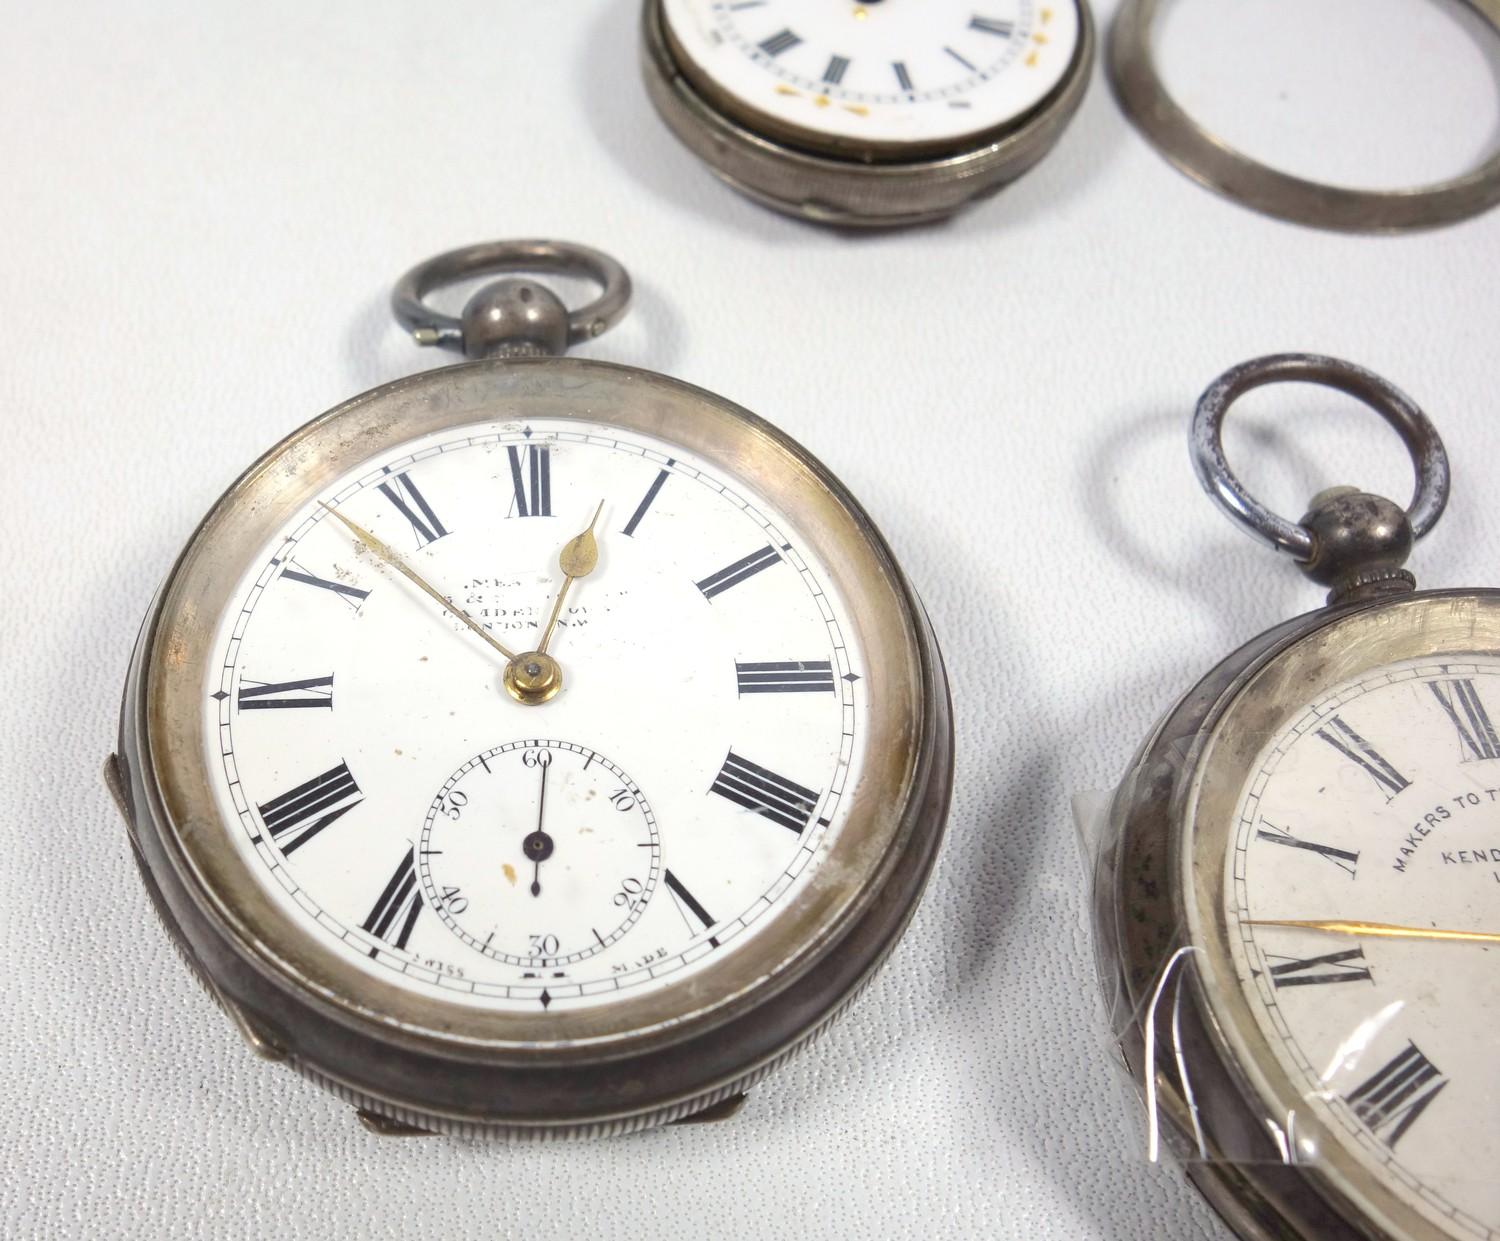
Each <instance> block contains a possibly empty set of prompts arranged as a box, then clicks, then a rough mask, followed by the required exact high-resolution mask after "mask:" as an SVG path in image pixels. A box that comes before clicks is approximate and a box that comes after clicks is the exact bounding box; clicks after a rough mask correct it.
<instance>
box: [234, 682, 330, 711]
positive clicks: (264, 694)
mask: <svg viewBox="0 0 1500 1241" xmlns="http://www.w3.org/2000/svg"><path fill="white" fill-rule="evenodd" d="M239 704H240V710H241V711H273V710H274V711H284V710H287V709H291V708H298V707H328V708H332V706H333V674H332V673H330V674H329V675H328V676H326V677H304V678H303V679H302V680H300V681H251V680H249V679H247V678H244V677H241V678H240V697H239Z"/></svg>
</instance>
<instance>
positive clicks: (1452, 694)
mask: <svg viewBox="0 0 1500 1241" xmlns="http://www.w3.org/2000/svg"><path fill="white" fill-rule="evenodd" d="M1427 688H1428V689H1430V690H1431V691H1432V696H1433V697H1434V698H1436V699H1437V700H1438V705H1439V706H1441V707H1442V708H1443V712H1444V714H1446V715H1447V717H1448V719H1449V720H1450V721H1451V722H1452V724H1453V727H1454V729H1455V730H1456V731H1457V732H1458V741H1459V745H1460V746H1461V747H1462V749H1463V754H1464V758H1465V759H1466V760H1469V761H1475V760H1479V759H1488V758H1500V734H1497V733H1496V732H1495V725H1494V723H1493V722H1492V721H1491V720H1490V713H1489V711H1488V710H1486V708H1485V705H1484V701H1483V699H1481V698H1480V697H1479V691H1478V690H1477V689H1475V688H1474V681H1473V679H1472V678H1470V677H1461V678H1458V679H1457V680H1453V681H1429V682H1428V683H1427Z"/></svg>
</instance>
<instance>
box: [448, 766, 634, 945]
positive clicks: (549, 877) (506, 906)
mask: <svg viewBox="0 0 1500 1241" xmlns="http://www.w3.org/2000/svg"><path fill="white" fill-rule="evenodd" d="M419 856H420V858H421V865H420V871H421V876H422V888H423V891H424V893H425V895H426V900H427V903H428V904H429V905H431V907H432V908H433V910H435V911H436V913H437V915H438V917H439V918H441V919H442V920H443V922H444V923H445V924H446V925H447V927H448V929H449V930H451V931H452V932H453V933H454V934H455V935H457V936H458V937H459V938H460V939H461V940H463V941H464V943H466V944H468V945H469V947H471V948H473V949H475V950H476V951H478V952H482V953H483V954H484V955H485V956H487V957H491V958H493V959H495V960H498V961H505V962H507V963H509V964H511V965H518V966H522V967H526V968H528V969H530V970H533V971H536V970H542V969H547V968H553V967H559V966H567V965H572V964H574V963H575V962H578V961H583V960H585V959H587V958H588V957H591V956H593V955H594V954H595V953H596V952H601V951H603V950H604V949H605V948H608V947H609V946H610V945H611V944H613V943H614V942H615V941H616V940H618V939H619V938H620V937H621V936H622V935H624V934H625V933H626V932H627V931H629V930H630V929H631V928H632V927H633V926H635V924H636V922H637V921H638V920H639V919H640V916H641V914H642V913H643V912H644V911H645V909H646V904H647V902H648V901H650V899H651V896H652V894H653V893H654V892H655V891H656V881H657V877H658V875H659V874H660V871H661V841H660V839H659V837H658V836H657V831H656V817H655V815H653V814H652V812H651V807H650V806H649V805H648V804H647V802H646V798H645V795H644V794H643V793H642V792H641V790H640V788H639V787H638V786H637V785H636V783H635V782H634V781H633V780H632V779H631V778H630V777H629V776H628V775H626V774H625V773H624V772H623V771H622V770H621V769H620V768H619V767H617V766H616V765H615V764H614V763H612V762H611V761H610V760H609V759H607V758H605V757H604V756H603V755H601V754H599V753H597V752H595V751H594V750H590V749H586V748H585V747H583V746H581V745H576V744H574V743H573V742H571V741H554V740H530V741H512V742H509V743H507V744H506V745H502V746H497V747H496V748H494V749H492V750H486V751H485V752H484V753H482V754H478V755H476V756H475V757H474V758H472V759H470V760H469V761H468V762H467V763H465V764H464V765H463V766H462V767H460V768H459V769H458V771H456V772H455V773H454V774H453V776H452V777H451V778H450V779H449V780H448V782H447V783H446V784H445V785H443V788H442V790H441V792H439V793H438V795H437V797H436V798H434V800H433V803H432V808H431V809H430V810H428V812H427V821H426V824H425V826H424V827H423V829H422V844H421V848H420V850H419Z"/></svg>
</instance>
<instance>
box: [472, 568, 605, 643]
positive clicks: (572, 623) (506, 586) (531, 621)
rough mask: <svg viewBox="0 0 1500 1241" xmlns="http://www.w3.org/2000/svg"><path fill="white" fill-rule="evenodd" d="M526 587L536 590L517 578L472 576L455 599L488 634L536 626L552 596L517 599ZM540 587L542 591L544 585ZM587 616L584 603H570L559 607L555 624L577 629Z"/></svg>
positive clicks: (541, 621) (544, 616) (546, 612)
mask: <svg viewBox="0 0 1500 1241" xmlns="http://www.w3.org/2000/svg"><path fill="white" fill-rule="evenodd" d="M528 589H529V590H530V591H531V592H532V593H536V592H537V590H538V588H537V587H536V586H535V585H534V584H531V583H527V582H523V581H521V580H520V579H519V578H500V577H480V578H474V579H472V580H470V581H467V582H465V583H464V584H463V589H462V592H461V593H460V594H459V601H460V602H461V603H462V604H463V609H464V611H466V612H467V613H468V614H469V615H470V616H472V617H473V618H474V619H475V620H477V621H478V622H479V623H480V624H481V625H483V626H484V627H485V628H486V629H488V630H490V631H491V632H492V633H499V632H502V631H515V630H523V629H525V630H530V629H536V628H538V627H539V626H541V625H542V624H544V623H545V622H546V620H547V617H548V616H549V615H551V612H552V599H551V597H550V596H548V597H547V598H545V599H541V600H539V601H528V602H519V601H518V599H519V597H520V596H522V595H523V593H524V592H526V591H527V590H528ZM540 589H541V591H542V593H546V587H542V588H540ZM596 610H597V608H596ZM604 611H606V612H607V611H609V609H608V608H605V609H604ZM589 619H590V618H589V605H588V604H586V603H578V604H571V605H569V606H567V607H565V608H563V610H562V614H561V615H560V616H559V617H558V618H557V624H558V628H560V629H569V628H573V629H581V628H583V627H584V626H585V625H587V624H588V623H589Z"/></svg>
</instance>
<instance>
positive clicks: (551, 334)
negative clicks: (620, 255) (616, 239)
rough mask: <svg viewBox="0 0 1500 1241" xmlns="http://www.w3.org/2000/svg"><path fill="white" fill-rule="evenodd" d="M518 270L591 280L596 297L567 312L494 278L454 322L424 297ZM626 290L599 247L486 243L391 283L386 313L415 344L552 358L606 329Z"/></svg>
mask: <svg viewBox="0 0 1500 1241" xmlns="http://www.w3.org/2000/svg"><path fill="white" fill-rule="evenodd" d="M519 272H527V273H537V274H543V275H554V276H576V277H579V278H582V279H585V280H592V281H594V283H596V284H597V285H598V286H599V289H600V292H599V296H598V297H597V298H595V299H594V300H593V301H592V302H589V303H588V304H587V305H585V306H580V307H579V308H578V309H576V310H573V311H567V310H565V309H564V308H563V306H562V303H561V302H560V301H558V299H557V295H556V294H554V293H553V292H552V291H551V290H550V289H547V288H546V287H544V286H541V285H537V284H534V283H532V282H529V281H514V280H507V281H500V282H497V283H496V284H491V285H488V286H486V287H485V288H483V289H480V290H479V292H478V293H476V294H475V295H474V297H472V298H471V299H470V300H469V304H468V305H467V306H466V307H465V308H464V314H463V317H462V318H458V319H456V318H454V317H453V316H452V315H445V314H440V313H439V312H437V311H436V310H434V309H433V308H432V307H431V306H429V305H427V303H426V302H425V301H424V300H423V299H424V298H425V297H426V296H427V294H429V293H431V292H432V291H433V290H434V289H439V288H442V287H443V286H444V285H450V284H457V283H458V282H459V281H462V280H468V279H472V278H473V277H475V276H494V275H501V274H506V275H514V274H516V273H519ZM630 292H631V289H630V275H629V273H627V272H626V270H625V268H624V267H622V266H621V265H620V264H619V263H618V262H616V261H615V260H614V259H613V258H611V257H610V256H609V255H607V254H605V253H604V252H603V251H602V250H595V249H593V248H592V247H590V246H581V245H578V244H577V243H576V242H571V241H486V242H481V243H479V244H478V245H473V246H462V247H460V248H459V249H457V250H448V251H445V252H444V253H442V254H438V255H435V256H434V257H432V258H430V259H427V260H426V261H425V262H422V263H418V264H417V265H416V266H415V267H413V268H412V269H411V270H410V271H408V272H407V273H406V274H405V275H403V276H402V277H401V279H400V280H398V281H396V287H395V288H394V289H393V290H392V291H391V311H392V313H393V314H394V315H395V316H396V319H397V321H398V322H399V323H400V324H401V326H402V327H404V328H405V329H406V330H407V331H408V332H410V333H411V334H412V339H413V340H415V341H416V342H417V344H419V345H437V346H439V347H441V348H443V349H452V350H454V351H455V352H458V353H462V354H465V355H466V356H468V357H470V358H483V357H491V356H502V355H503V356H516V355H517V354H519V355H521V356H527V355H538V354H547V355H553V354H559V353H562V352H563V350H564V349H565V348H566V347H567V346H568V345H577V344H581V343H582V342H584V341H586V340H592V339H593V338H594V337H596V336H599V335H601V334H602V333H604V332H606V331H608V330H609V329H610V328H612V327H613V326H614V325H615V324H616V323H618V322H619V321H620V320H621V319H622V318H623V317H624V315H625V311H626V310H627V309H628V308H629V306H630ZM518 344H519V345H520V346H521V347H520V348H519V349H518V348H516V346H517V345H518ZM527 345H534V346H536V347H535V348H527V347H526V346H527Z"/></svg>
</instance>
